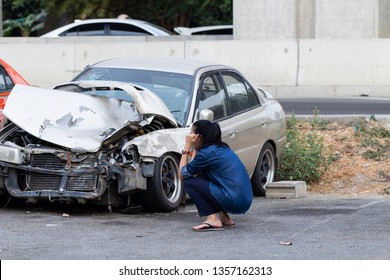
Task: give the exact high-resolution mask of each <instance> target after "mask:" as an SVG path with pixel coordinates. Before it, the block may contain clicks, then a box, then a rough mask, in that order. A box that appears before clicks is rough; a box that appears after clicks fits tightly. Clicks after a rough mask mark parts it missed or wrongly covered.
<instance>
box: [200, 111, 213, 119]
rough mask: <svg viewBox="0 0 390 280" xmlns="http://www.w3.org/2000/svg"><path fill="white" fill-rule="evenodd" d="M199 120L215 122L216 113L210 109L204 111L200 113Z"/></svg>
mask: <svg viewBox="0 0 390 280" xmlns="http://www.w3.org/2000/svg"><path fill="white" fill-rule="evenodd" d="M199 119H200V120H208V121H211V122H212V121H213V120H214V112H213V111H211V110H210V109H202V111H200V113H199Z"/></svg>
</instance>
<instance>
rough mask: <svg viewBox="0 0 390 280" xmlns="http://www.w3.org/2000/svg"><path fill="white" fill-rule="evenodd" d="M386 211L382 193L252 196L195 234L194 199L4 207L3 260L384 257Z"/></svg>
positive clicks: (0, 217) (388, 248) (389, 247)
mask: <svg viewBox="0 0 390 280" xmlns="http://www.w3.org/2000/svg"><path fill="white" fill-rule="evenodd" d="M389 209H390V199H389V198H388V197H387V198H386V197H381V196H376V197H346V196H328V195H327V196H322V195H313V194H309V195H308V196H307V197H305V198H298V199H289V200H278V199H275V200H271V199H265V198H255V200H254V203H253V206H252V207H251V209H250V210H249V212H248V213H247V214H245V215H237V216H234V219H235V221H236V223H237V227H235V228H231V229H225V230H223V231H222V232H204V233H195V232H192V231H191V226H192V225H193V224H196V223H199V222H201V221H202V220H201V219H200V218H199V217H197V212H196V210H195V208H194V206H193V205H189V206H186V207H184V208H182V209H180V210H179V211H177V212H174V213H156V214H147V213H138V214H132V215H125V214H120V213H109V212H107V211H96V210H93V211H92V210H87V209H75V210H71V209H69V208H61V209H59V208H54V207H50V208H27V207H23V208H16V209H15V208H13V209H11V208H6V209H0V225H1V227H0V235H1V236H2V237H1V240H0V259H2V260H7V259H8V260H24V259H27V260H29V259H37V260H46V259H53V260H63V259H85V260H108V259H112V260H135V259H142V260H153V259H157V260H175V259H177V260H195V259H226V260H234V259H241V260H245V259H247V260H249V259H251V260H296V259H298V260H332V259H344V260H350V259H352V260H378V259H382V260H389V259H390V215H389ZM64 214H66V215H64ZM281 242H282V243H283V244H285V242H286V244H289V243H290V242H291V243H292V245H283V244H281Z"/></svg>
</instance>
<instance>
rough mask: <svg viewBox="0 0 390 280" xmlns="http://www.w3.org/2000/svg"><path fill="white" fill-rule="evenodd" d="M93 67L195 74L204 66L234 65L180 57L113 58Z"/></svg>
mask: <svg viewBox="0 0 390 280" xmlns="http://www.w3.org/2000/svg"><path fill="white" fill-rule="evenodd" d="M91 66H92V67H107V68H125V69H126V68H129V69H140V70H154V71H164V72H173V73H181V74H188V75H193V74H194V73H195V72H197V71H198V70H199V69H202V68H213V69H220V68H229V69H232V67H229V66H226V65H223V64H219V63H214V62H209V61H203V60H193V59H178V58H112V59H107V60H103V61H100V62H97V63H95V64H93V65H91Z"/></svg>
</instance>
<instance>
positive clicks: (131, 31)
mask: <svg viewBox="0 0 390 280" xmlns="http://www.w3.org/2000/svg"><path fill="white" fill-rule="evenodd" d="M110 35H112V36H140V35H152V34H151V33H149V32H147V31H146V30H144V29H142V28H140V27H138V26H135V25H130V24H122V23H111V24H110Z"/></svg>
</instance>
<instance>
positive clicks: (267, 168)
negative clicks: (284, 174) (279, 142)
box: [251, 143, 277, 196]
mask: <svg viewBox="0 0 390 280" xmlns="http://www.w3.org/2000/svg"><path fill="white" fill-rule="evenodd" d="M276 171H277V164H276V156H275V149H274V147H273V146H272V145H271V144H270V143H265V145H264V146H263V148H262V149H261V152H260V155H259V158H258V159H257V163H256V168H255V171H254V172H253V176H252V180H251V182H252V190H253V194H254V195H255V196H264V195H265V191H266V187H267V185H268V183H270V182H273V181H274V179H275V176H276Z"/></svg>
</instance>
